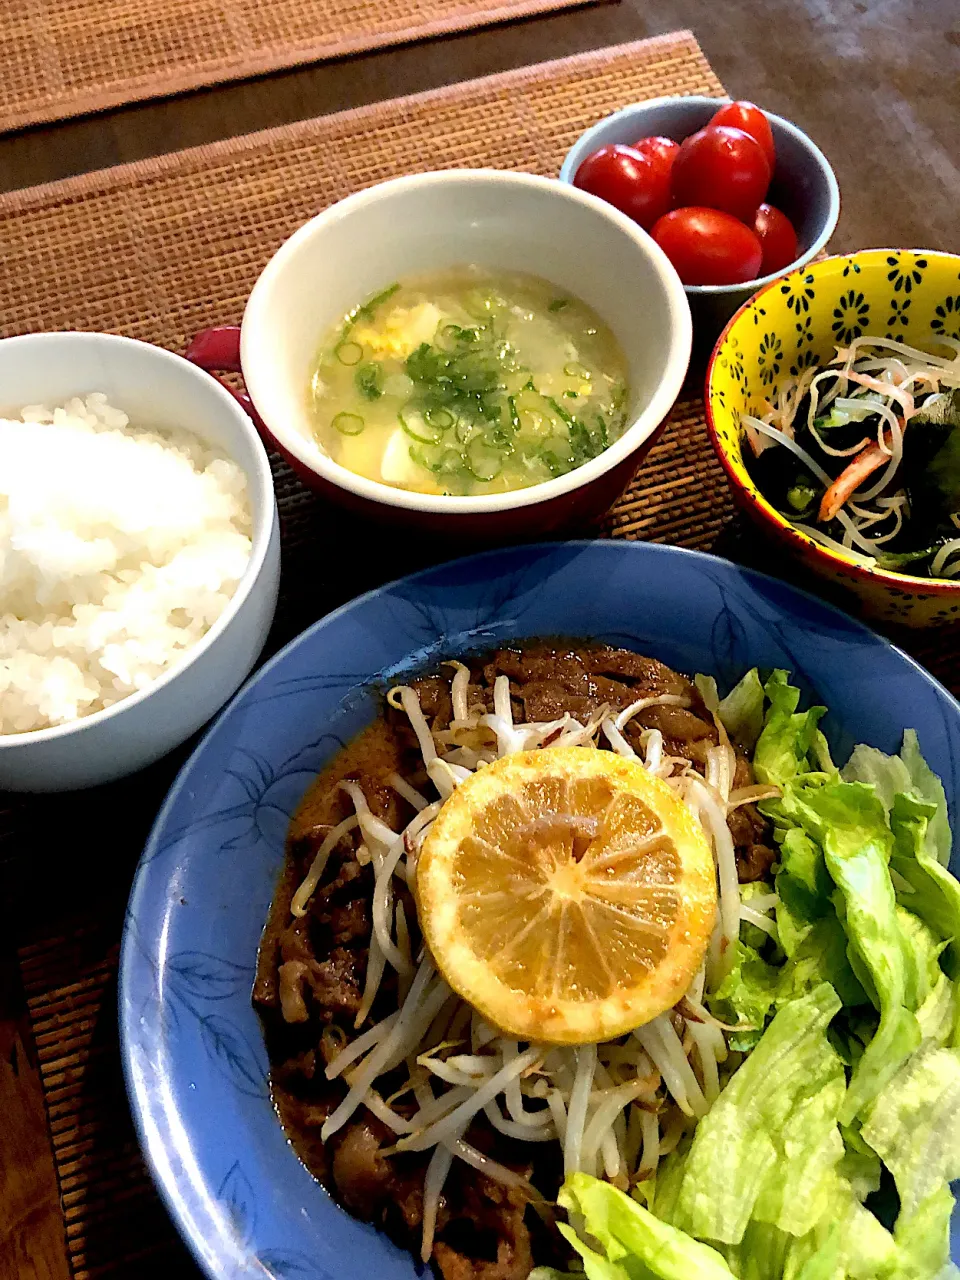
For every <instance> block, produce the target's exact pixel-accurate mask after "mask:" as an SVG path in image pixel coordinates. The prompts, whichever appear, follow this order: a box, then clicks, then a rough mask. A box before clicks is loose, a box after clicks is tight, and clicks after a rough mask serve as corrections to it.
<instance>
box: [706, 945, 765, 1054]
mask: <svg viewBox="0 0 960 1280" xmlns="http://www.w3.org/2000/svg"><path fill="white" fill-rule="evenodd" d="M779 985H780V971H779V969H776V968H774V966H773V965H770V964H767V962H766V960H764V959H763V957H762V956H760V955H758V954H757V952H756V951H755V950H754V949H753V947H750V946H747V944H746V943H744V942H741V941H739V940H738V941H736V942H735V943H734V944H733V963H732V965H731V967H730V971H729V972H728V974H727V976H726V977H725V978H724V980H723V982H722V983H721V984H720V986H719V987H718V988H717V989H716V991H715V992H714V993H713V995H712V996H710V997H708V999H709V1004H710V1011H711V1012H712V1013H713V1014H714V1016H715V1017H717V1018H719V1019H720V1020H721V1021H722V1022H727V1023H732V1024H734V1025H736V1024H739V1023H743V1024H744V1027H743V1030H742V1031H737V1032H734V1033H733V1035H731V1036H729V1037H728V1043H729V1045H730V1048H731V1049H735V1050H739V1051H740V1052H747V1051H748V1050H750V1049H752V1048H754V1046H755V1045H756V1044H757V1043H758V1042H759V1040H760V1037H761V1036H762V1034H763V1028H764V1024H765V1023H766V1021H767V1017H768V1016H769V1014H770V1010H771V1009H772V1007H773V1002H774V999H775V998H776V994H777V990H778V987H779Z"/></svg>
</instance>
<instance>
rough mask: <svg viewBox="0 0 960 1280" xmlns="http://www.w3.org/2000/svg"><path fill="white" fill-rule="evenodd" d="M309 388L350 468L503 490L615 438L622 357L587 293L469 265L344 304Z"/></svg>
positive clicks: (442, 487) (329, 447) (574, 463)
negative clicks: (586, 299) (571, 292)
mask: <svg viewBox="0 0 960 1280" xmlns="http://www.w3.org/2000/svg"><path fill="white" fill-rule="evenodd" d="M309 394H310V408H311V413H312V419H313V424H314V433H315V438H316V440H317V442H318V443H319V444H320V446H321V447H322V448H323V449H324V450H325V452H326V453H327V454H328V455H329V456H330V457H331V458H332V459H333V460H334V461H335V462H338V463H339V464H340V465H341V466H343V467H346V468H347V469H348V470H350V471H353V472H356V473H357V474H358V475H361V476H365V477H366V478H367V479H369V480H377V481H380V482H382V483H385V484H390V485H394V486H396V487H398V488H401V489H409V490H412V491H414V492H417V493H432V494H455V495H467V494H485V493H505V492H509V491H510V490H514V489H523V488H526V487H527V486H529V485H534V484H540V483H542V482H543V481H545V480H550V479H553V478H554V477H556V476H562V475H566V473H567V472H568V471H572V470H574V468H576V467H579V466H581V465H582V464H583V463H585V462H587V461H589V460H590V459H591V458H595V457H597V455H598V454H600V453H602V452H603V451H604V449H606V448H607V447H608V445H610V444H612V443H613V442H614V441H615V440H617V439H618V438H619V437H620V435H621V434H622V432H623V429H624V425H625V421H626V414H625V404H626V399H627V383H626V362H625V360H624V356H623V353H622V351H621V350H620V346H619V344H618V343H617V340H616V338H615V337H614V335H613V333H612V332H611V331H610V329H609V328H608V327H607V326H606V325H605V324H604V323H603V321H602V320H601V319H600V317H599V316H598V315H597V314H596V313H595V312H594V311H592V310H591V309H590V308H589V307H588V306H586V304H585V303H583V302H581V301H580V300H579V299H577V298H574V297H571V296H570V295H569V294H566V293H563V292H560V291H558V290H557V289H556V288H555V287H554V286H553V285H551V284H548V283H547V281H545V280H540V279H538V278H537V277H535V276H528V275H520V274H512V273H505V272H496V273H494V272H487V271H483V270H480V269H478V268H475V267H461V268H455V269H451V270H446V271H443V272H432V273H430V274H428V275H423V276H418V277H411V278H409V279H406V280H403V281H399V282H397V283H395V284H392V285H391V286H390V287H389V288H387V289H384V290H383V291H382V292H381V293H379V294H377V295H376V296H375V297H373V298H370V299H369V300H368V301H366V302H364V303H362V304H361V305H360V306H357V307H356V308H354V310H352V311H351V312H349V313H348V314H347V315H346V316H345V317H344V318H343V319H342V320H341V321H339V322H338V323H337V324H336V325H335V326H334V327H333V328H332V329H331V330H330V332H329V333H328V334H327V335H326V338H325V340H324V342H323V345H322V348H321V351H320V355H319V358H318V360H317V364H316V368H315V371H314V374H313V377H312V380H311V384H310V393H309Z"/></svg>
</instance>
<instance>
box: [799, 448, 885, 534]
mask: <svg viewBox="0 0 960 1280" xmlns="http://www.w3.org/2000/svg"><path fill="white" fill-rule="evenodd" d="M889 457H890V455H889V454H886V453H884V452H883V450H882V449H881V448H880V446H879V445H878V444H877V442H876V440H874V441H872V442H871V443H870V444H868V445H865V446H864V447H863V448H862V449H861V450H860V452H859V453H858V454H857V456H856V457H855V458H854V459H853V461H852V462H850V463H848V464H847V466H846V467H844V469H843V470H842V471H841V472H840V474H839V475H838V476H837V478H836V480H834V482H833V484H832V485H831V486H830V488H829V489H827V491H826V493H825V494H824V495H823V497H822V498H821V500H820V510H819V512H818V513H817V519H818V520H819V521H820V522H821V524H826V523H827V522H828V521H829V520H832V519H833V518H834V516H835V515H836V514H837V512H838V511H839V510H840V508H841V507H842V506H843V504H844V503H845V502H846V501H847V499H848V498H849V497H851V495H852V494H854V493H855V492H856V491H857V489H859V488H860V486H861V485H862V484H863V482H864V480H866V478H867V476H869V475H872V474H873V472H874V471H876V470H877V468H878V467H882V466H883V464H884V463H885V462H887V461H888V460H889Z"/></svg>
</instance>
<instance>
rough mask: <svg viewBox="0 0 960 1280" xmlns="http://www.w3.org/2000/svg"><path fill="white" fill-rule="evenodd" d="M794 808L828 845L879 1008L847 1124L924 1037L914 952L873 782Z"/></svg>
mask: <svg viewBox="0 0 960 1280" xmlns="http://www.w3.org/2000/svg"><path fill="white" fill-rule="evenodd" d="M793 807H794V811H795V813H796V815H797V817H798V818H799V820H800V821H801V822H802V823H803V826H804V828H805V829H806V831H807V834H808V835H810V836H811V837H812V838H813V839H815V840H816V841H817V843H818V844H819V845H820V847H821V848H822V849H823V852H824V857H825V859H826V865H827V870H828V871H829V873H830V876H831V879H832V880H833V882H834V884H835V885H836V886H837V891H838V892H837V894H836V895H835V898H834V902H835V905H836V907H837V912H838V915H839V917H840V920H841V923H842V924H843V927H844V931H845V932H846V935H847V939H848V945H847V955H848V958H849V960H850V964H851V967H852V969H853V971H854V973H855V974H856V976H857V978H858V979H859V980H860V982H861V983H862V985H863V986H864V989H865V990H866V991H867V994H868V995H869V996H870V997H871V999H872V1000H873V1002H874V1004H875V1005H876V1007H877V1009H878V1010H879V1012H880V1024H879V1026H878V1028H877V1032H876V1035H875V1036H874V1037H873V1038H872V1040H871V1041H870V1043H869V1044H868V1045H867V1046H866V1048H865V1050H864V1052H863V1055H862V1056H861V1057H860V1059H859V1061H858V1062H857V1064H856V1066H855V1068H854V1071H853V1075H852V1077H851V1080H850V1086H849V1089H848V1092H847V1097H846V1100H845V1101H844V1104H843V1108H842V1110H841V1113H840V1120H841V1123H843V1124H850V1123H851V1122H852V1121H853V1120H854V1119H855V1118H856V1117H857V1116H858V1115H859V1113H860V1112H861V1111H862V1110H863V1108H864V1107H865V1106H866V1104H867V1103H869V1102H870V1101H871V1100H872V1099H873V1098H874V1097H876V1095H877V1093H878V1092H879V1091H880V1090H881V1089H882V1088H883V1087H884V1085H885V1084H886V1083H887V1082H888V1081H889V1079H890V1078H891V1076H892V1075H893V1074H894V1073H895V1072H896V1071H897V1069H898V1067H899V1066H900V1065H901V1063H903V1062H904V1061H905V1060H906V1059H907V1058H908V1057H909V1055H910V1054H911V1053H912V1052H913V1050H914V1049H915V1048H916V1047H917V1045H918V1044H919V1043H920V1029H919V1026H918V1024H917V1019H916V1016H915V1014H914V1012H913V1011H912V1009H911V1008H910V1007H909V1002H910V1000H911V997H913V999H914V1000H915V997H916V991H915V985H914V984H913V983H912V982H911V978H912V976H913V975H914V973H915V960H914V952H913V950H912V948H911V944H910V941H909V940H908V939H907V938H906V937H905V935H904V931H903V928H902V925H901V921H900V920H899V918H898V916H897V902H896V897H895V894H894V890H893V883H892V881H891V879H890V871H889V868H888V865H887V864H888V861H889V858H890V854H891V851H892V848H893V835H892V833H891V831H890V828H889V826H888V825H887V819H886V814H885V812H884V809H883V805H882V804H881V802H880V800H879V799H878V797H877V795H876V793H875V792H874V790H873V788H872V787H870V786H867V785H865V784H863V783H859V782H833V783H828V784H827V785H825V786H823V787H820V788H817V789H815V790H805V791H804V793H803V796H802V798H800V797H795V801H794V806H793Z"/></svg>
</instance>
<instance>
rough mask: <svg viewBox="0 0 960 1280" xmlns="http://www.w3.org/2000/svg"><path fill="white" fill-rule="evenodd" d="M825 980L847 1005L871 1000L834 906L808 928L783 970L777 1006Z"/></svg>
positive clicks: (779, 983)
mask: <svg viewBox="0 0 960 1280" xmlns="http://www.w3.org/2000/svg"><path fill="white" fill-rule="evenodd" d="M821 982H829V983H830V985H831V987H833V989H834V991H836V993H837V995H838V996H839V997H840V1000H841V1001H842V1003H843V1006H844V1008H851V1007H856V1006H858V1005H863V1004H868V1003H869V999H870V998H869V996H868V995H867V994H866V992H865V991H864V989H863V986H862V985H861V983H860V981H859V980H858V978H857V976H856V974H855V973H854V972H853V969H852V967H851V965H850V961H849V959H848V958H847V935H846V933H845V932H844V930H843V926H842V925H841V923H840V921H839V920H838V919H837V916H836V913H835V912H833V911H832V910H831V913H830V915H828V916H824V917H823V919H821V920H817V921H816V922H815V923H814V924H812V925H810V927H809V928H808V929H806V930H805V931H804V933H803V936H802V937H801V938H800V940H799V941H798V942H797V944H796V946H795V947H794V949H793V953H792V955H791V956H790V958H789V959H788V960H787V963H786V964H785V965H784V966H783V968H782V969H781V970H780V972H779V981H778V984H777V995H776V1002H777V1006H778V1007H779V1006H781V1005H783V1004H785V1003H786V1002H787V1001H789V1000H796V999H797V998H798V997H799V996H804V995H807V994H808V993H809V992H811V991H812V990H813V989H814V988H815V987H817V986H818V985H819V984H820V983H821Z"/></svg>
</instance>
